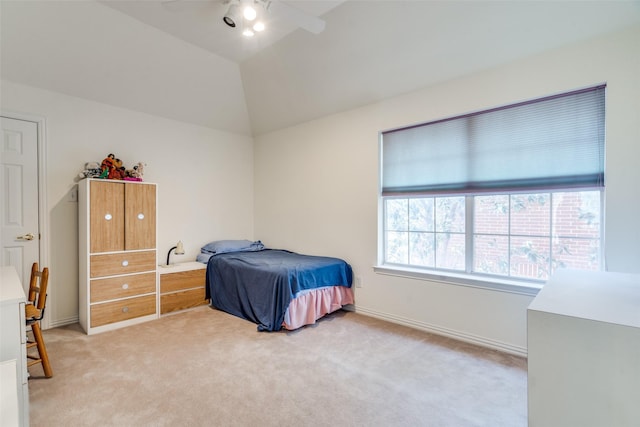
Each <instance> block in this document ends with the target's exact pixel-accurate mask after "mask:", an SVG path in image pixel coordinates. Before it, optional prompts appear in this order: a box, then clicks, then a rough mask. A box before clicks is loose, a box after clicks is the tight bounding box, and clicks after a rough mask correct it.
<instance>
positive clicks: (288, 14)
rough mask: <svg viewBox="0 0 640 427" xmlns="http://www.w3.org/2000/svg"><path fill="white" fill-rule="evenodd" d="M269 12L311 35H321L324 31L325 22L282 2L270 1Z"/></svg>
mask: <svg viewBox="0 0 640 427" xmlns="http://www.w3.org/2000/svg"><path fill="white" fill-rule="evenodd" d="M268 10H269V11H270V12H271V13H273V14H274V15H278V16H279V17H282V18H283V19H286V20H288V21H290V22H292V23H294V24H296V25H297V26H298V27H300V28H302V29H304V30H307V31H309V32H310V33H313V34H320V33H321V32H323V31H324V27H325V22H324V20H322V19H320V18H318V17H316V16H313V15H309V14H308V13H305V12H303V11H301V10H300V9H298V8H296V7H293V6H290V5H288V4H286V3H283V2H281V1H276V0H273V1H270V2H269V3H268Z"/></svg>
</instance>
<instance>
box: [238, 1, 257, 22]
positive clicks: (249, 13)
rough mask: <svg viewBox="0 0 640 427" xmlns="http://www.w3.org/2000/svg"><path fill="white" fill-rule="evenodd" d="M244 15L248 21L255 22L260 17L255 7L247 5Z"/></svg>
mask: <svg viewBox="0 0 640 427" xmlns="http://www.w3.org/2000/svg"><path fill="white" fill-rule="evenodd" d="M242 14H243V15H244V17H245V19H246V20H247V21H253V20H254V19H256V16H258V11H257V10H256V9H255V8H254V7H253V6H251V5H247V6H245V8H244V10H243V11H242Z"/></svg>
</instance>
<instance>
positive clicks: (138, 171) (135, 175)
mask: <svg viewBox="0 0 640 427" xmlns="http://www.w3.org/2000/svg"><path fill="white" fill-rule="evenodd" d="M145 166H146V163H142V162H138V163H137V164H135V165H134V166H133V168H132V169H127V170H126V173H125V174H126V177H125V178H124V179H125V180H126V181H142V176H143V175H144V167H145Z"/></svg>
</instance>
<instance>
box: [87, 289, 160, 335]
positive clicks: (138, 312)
mask: <svg viewBox="0 0 640 427" xmlns="http://www.w3.org/2000/svg"><path fill="white" fill-rule="evenodd" d="M155 312H156V296H155V294H154V295H146V296H143V297H135V298H127V299H123V300H119V301H113V302H106V303H103V304H94V305H92V306H91V327H92V328H96V327H98V326H102V325H107V324H109V323H115V322H121V321H123V320H129V319H133V318H135V317H141V316H146V315H149V314H155Z"/></svg>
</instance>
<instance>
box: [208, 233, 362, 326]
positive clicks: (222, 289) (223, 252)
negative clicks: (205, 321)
mask: <svg viewBox="0 0 640 427" xmlns="http://www.w3.org/2000/svg"><path fill="white" fill-rule="evenodd" d="M221 242H222V243H221ZM198 260H199V261H201V262H206V264H207V274H206V297H207V298H211V305H212V306H213V307H215V308H217V309H220V310H223V311H226V312H227V313H230V314H233V315H235V316H238V317H241V318H243V319H246V320H249V321H251V322H254V323H256V324H257V325H258V330H259V331H278V330H281V329H282V328H284V329H287V330H294V329H298V328H300V327H302V326H304V325H309V324H313V323H315V322H316V321H317V320H318V319H320V318H321V317H323V316H324V315H326V314H329V313H332V312H334V311H336V310H339V309H341V308H342V307H343V306H344V305H347V304H353V302H354V298H353V291H352V289H351V285H352V281H353V273H352V270H351V266H350V265H349V264H348V263H347V262H345V261H344V260H341V259H339V258H332V257H321V256H312V255H302V254H298V253H295V252H291V251H287V250H282V249H269V248H265V247H264V245H262V243H261V242H260V241H256V242H250V241H218V242H212V243H210V244H208V245H205V246H204V247H203V248H202V253H201V254H200V255H199V256H198Z"/></svg>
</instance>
